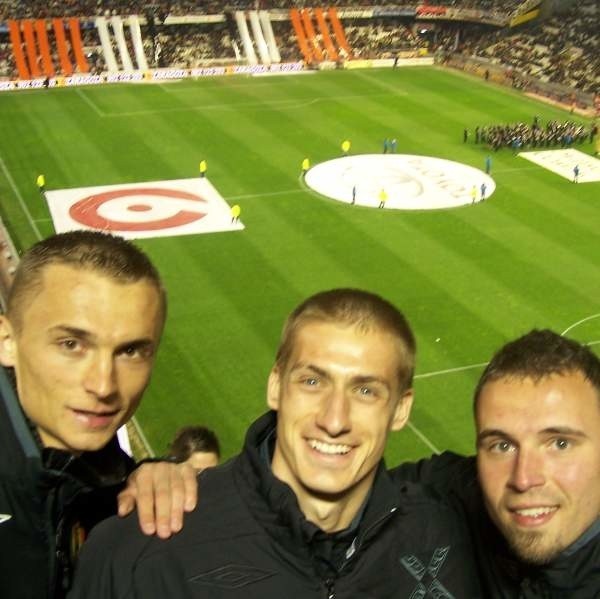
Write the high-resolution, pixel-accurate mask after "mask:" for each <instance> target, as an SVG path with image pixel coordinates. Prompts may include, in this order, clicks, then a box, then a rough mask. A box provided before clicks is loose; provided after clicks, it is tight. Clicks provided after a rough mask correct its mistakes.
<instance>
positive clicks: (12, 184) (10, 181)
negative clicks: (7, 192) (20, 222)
mask: <svg viewBox="0 0 600 599" xmlns="http://www.w3.org/2000/svg"><path fill="white" fill-rule="evenodd" d="M0 167H1V168H2V172H3V173H4V176H5V177H6V180H7V181H8V184H9V185H10V187H11V189H12V190H13V192H14V194H15V195H16V196H17V200H19V204H20V205H21V208H22V209H23V212H24V213H25V216H26V217H27V220H28V221H29V224H30V225H31V228H32V229H33V232H34V233H35V234H36V236H37V238H38V239H41V238H42V234H41V233H40V230H39V229H38V228H37V225H36V224H35V221H34V220H33V218H32V217H31V212H29V208H27V204H26V203H25V200H23V196H22V195H21V192H20V191H19V188H18V187H17V185H16V183H15V181H14V179H13V178H12V175H11V174H10V172H9V170H8V168H7V167H6V164H5V163H4V160H2V157H0Z"/></svg>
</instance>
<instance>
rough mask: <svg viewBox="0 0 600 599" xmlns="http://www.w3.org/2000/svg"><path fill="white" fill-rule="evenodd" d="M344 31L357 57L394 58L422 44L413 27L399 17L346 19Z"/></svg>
mask: <svg viewBox="0 0 600 599" xmlns="http://www.w3.org/2000/svg"><path fill="white" fill-rule="evenodd" d="M344 31H345V33H346V39H347V40H348V43H349V45H350V47H351V48H352V54H353V56H354V57H355V58H393V57H394V56H396V55H397V54H398V52H401V51H403V50H412V49H416V48H418V47H419V46H420V45H421V42H420V41H419V39H418V38H417V37H416V36H415V34H414V33H413V32H412V30H411V28H410V27H409V26H408V25H407V24H406V23H405V22H399V21H398V20H397V19H385V20H384V19H361V20H352V21H347V20H346V21H344Z"/></svg>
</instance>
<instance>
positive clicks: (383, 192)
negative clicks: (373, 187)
mask: <svg viewBox="0 0 600 599" xmlns="http://www.w3.org/2000/svg"><path fill="white" fill-rule="evenodd" d="M387 199H388V194H387V192H386V190H385V189H383V187H382V188H381V191H380V192H379V207H380V208H385V203H386V202H387Z"/></svg>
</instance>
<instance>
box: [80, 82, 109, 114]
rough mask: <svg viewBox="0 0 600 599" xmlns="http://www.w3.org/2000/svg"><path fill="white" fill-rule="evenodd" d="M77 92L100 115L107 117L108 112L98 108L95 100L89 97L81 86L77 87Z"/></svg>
mask: <svg viewBox="0 0 600 599" xmlns="http://www.w3.org/2000/svg"><path fill="white" fill-rule="evenodd" d="M75 93H76V94H77V95H78V96H79V97H80V98H81V99H82V100H83V101H84V102H85V103H86V104H87V105H88V106H89V107H90V108H91V109H92V110H93V111H94V112H95V113H96V114H97V115H98V116H99V117H105V116H106V114H105V113H104V112H102V110H100V109H99V108H98V106H97V105H96V103H95V102H93V101H92V100H91V99H90V98H88V96H87V94H86V93H84V92H83V91H82V90H81V89H80V88H79V87H78V88H76V89H75Z"/></svg>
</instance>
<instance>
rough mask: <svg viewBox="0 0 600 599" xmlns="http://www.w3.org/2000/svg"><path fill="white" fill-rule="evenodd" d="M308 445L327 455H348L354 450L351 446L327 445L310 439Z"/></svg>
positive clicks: (340, 444)
mask: <svg viewBox="0 0 600 599" xmlns="http://www.w3.org/2000/svg"><path fill="white" fill-rule="evenodd" d="M308 444H309V445H310V447H312V449H314V450H316V451H318V452H319V453H326V454H327V455H346V454H347V453H349V452H350V450H351V449H352V447H351V446H350V445H344V444H342V443H325V442H323V441H317V439H309V440H308Z"/></svg>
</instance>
